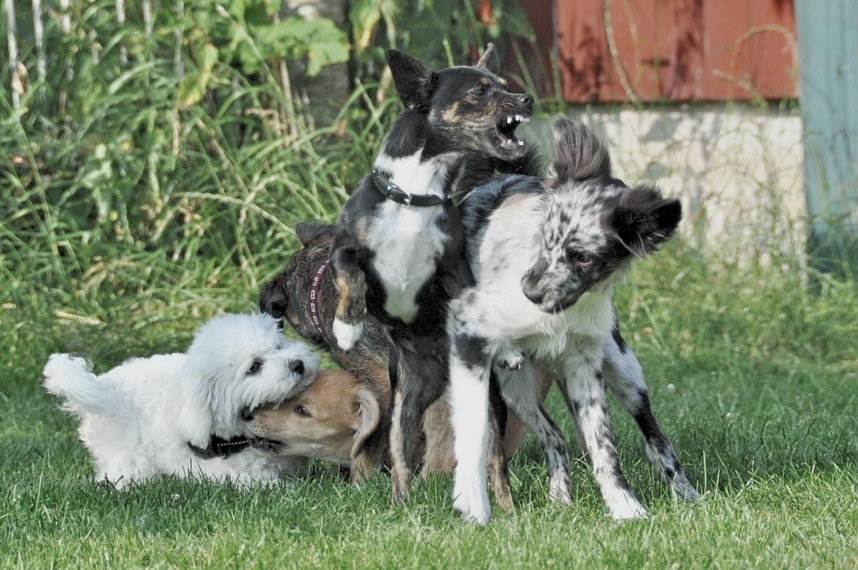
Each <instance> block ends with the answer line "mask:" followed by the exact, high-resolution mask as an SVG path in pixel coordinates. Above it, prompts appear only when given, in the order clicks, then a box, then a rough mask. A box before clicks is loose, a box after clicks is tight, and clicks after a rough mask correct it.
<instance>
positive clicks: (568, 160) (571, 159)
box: [548, 117, 611, 184]
mask: <svg viewBox="0 0 858 570" xmlns="http://www.w3.org/2000/svg"><path fill="white" fill-rule="evenodd" d="M553 127H554V160H553V161H552V162H551V167H550V168H549V172H548V179H549V181H553V182H555V183H559V184H562V183H564V182H571V181H574V180H589V179H592V178H609V177H610V176H611V156H610V154H608V149H607V148H605V145H603V144H602V141H600V140H599V139H598V138H596V135H595V134H594V133H593V131H591V130H590V129H589V128H588V127H587V126H585V125H584V124H582V123H579V122H577V121H573V120H571V119H567V118H564V117H558V118H557V119H555V120H554V125H553Z"/></svg>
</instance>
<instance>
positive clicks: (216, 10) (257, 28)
mask: <svg viewBox="0 0 858 570" xmlns="http://www.w3.org/2000/svg"><path fill="white" fill-rule="evenodd" d="M280 7H281V2H280V1H279V0H241V1H238V2H232V1H228V0H205V1H203V2H196V3H193V4H192V5H191V6H190V7H189V8H188V13H187V14H186V18H187V20H188V21H189V22H192V25H190V26H189V27H188V29H187V30H186V35H187V37H188V40H189V43H190V44H191V50H192V52H193V53H194V54H195V59H196V61H197V67H198V69H197V71H195V72H193V73H190V74H189V75H188V76H187V77H186V78H185V79H184V81H183V82H182V85H181V87H180V89H179V93H178V97H177V99H178V103H179V105H180V106H183V107H187V106H189V105H192V104H194V103H196V102H198V101H199V100H200V99H202V97H203V95H204V94H205V92H206V90H207V89H208V88H209V85H210V82H211V80H212V69H213V68H214V65H215V63H216V62H218V61H220V62H223V63H225V64H227V65H231V66H236V67H238V68H239V69H240V70H241V72H242V74H244V75H254V74H257V73H260V72H267V73H271V71H270V70H269V66H270V65H271V63H272V62H273V61H282V60H301V61H303V60H306V62H307V67H306V70H307V74H308V75H310V76H314V75H317V74H318V73H319V71H320V70H321V69H322V67H324V66H326V65H330V64H332V63H342V62H345V61H347V60H348V57H349V41H348V37H347V36H346V34H345V32H343V31H342V30H340V29H339V28H337V27H336V25H335V24H334V23H333V22H332V21H330V20H328V19H326V18H318V19H314V20H305V19H303V18H300V17H298V16H292V17H288V18H285V19H280V17H279V15H278V14H279V12H280Z"/></svg>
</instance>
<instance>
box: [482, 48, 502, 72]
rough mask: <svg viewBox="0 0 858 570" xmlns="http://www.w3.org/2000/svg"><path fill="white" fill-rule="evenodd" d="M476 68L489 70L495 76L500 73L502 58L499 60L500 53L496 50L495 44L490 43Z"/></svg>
mask: <svg viewBox="0 0 858 570" xmlns="http://www.w3.org/2000/svg"><path fill="white" fill-rule="evenodd" d="M476 67H482V68H484V69H487V70H488V71H491V72H492V73H494V74H495V75H497V74H498V73H500V58H498V52H497V50H496V49H495V44H493V43H491V42H489V44H488V45H487V46H486V51H485V53H483V57H481V58H480V61H478V62H477V65H476Z"/></svg>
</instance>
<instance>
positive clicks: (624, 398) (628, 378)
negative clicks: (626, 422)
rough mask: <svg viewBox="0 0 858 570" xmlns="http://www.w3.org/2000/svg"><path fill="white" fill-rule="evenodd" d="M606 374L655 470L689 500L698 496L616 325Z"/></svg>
mask: <svg viewBox="0 0 858 570" xmlns="http://www.w3.org/2000/svg"><path fill="white" fill-rule="evenodd" d="M603 374H604V379H605V385H606V386H607V387H608V388H609V389H610V390H611V392H613V393H614V394H615V395H616V396H617V397H618V398H619V400H620V402H622V404H623V406H624V407H625V408H626V410H628V412H629V413H630V414H631V415H632V417H633V418H634V419H635V422H637V424H638V428H640V431H641V433H642V434H643V437H644V441H645V442H646V455H647V457H648V458H649V460H650V462H651V463H652V464H653V465H654V466H655V468H656V470H657V471H658V472H659V473H660V474H661V476H662V477H663V478H664V480H665V481H666V482H667V484H668V485H670V487H671V488H672V489H673V491H674V492H675V493H676V494H677V495H679V496H680V497H682V498H684V499H686V500H689V501H693V500H695V499H697V498H698V497H699V495H698V494H697V491H696V490H695V489H694V487H692V486H691V483H690V482H689V481H688V477H686V475H685V470H684V469H683V468H682V464H681V463H680V462H679V458H678V457H677V456H676V452H675V451H674V449H673V445H671V443H670V441H668V439H667V437H665V435H664V434H663V433H662V432H661V429H659V427H658V422H656V420H655V416H654V415H653V413H652V408H651V406H650V401H649V394H648V391H647V387H646V383H645V382H644V375H643V370H642V369H641V365H640V363H639V362H638V359H637V357H636V356H635V354H634V352H632V349H631V348H629V346H628V345H627V344H626V343H625V341H624V340H623V338H622V336H620V333H619V330H618V329H617V328H616V327H615V328H614V333H613V334H612V335H611V337H610V338H609V339H608V341H607V343H606V344H605V361H604V365H603Z"/></svg>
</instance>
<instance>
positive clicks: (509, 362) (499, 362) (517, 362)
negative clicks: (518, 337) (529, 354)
mask: <svg viewBox="0 0 858 570" xmlns="http://www.w3.org/2000/svg"><path fill="white" fill-rule="evenodd" d="M523 365H524V353H523V352H522V351H520V350H517V349H515V348H511V349H509V350H505V351H501V352H500V353H499V354H498V355H497V356H496V357H495V366H497V367H499V368H505V369H507V370H518V369H520V368H521V367H522V366H523Z"/></svg>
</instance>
